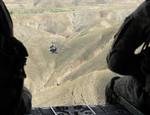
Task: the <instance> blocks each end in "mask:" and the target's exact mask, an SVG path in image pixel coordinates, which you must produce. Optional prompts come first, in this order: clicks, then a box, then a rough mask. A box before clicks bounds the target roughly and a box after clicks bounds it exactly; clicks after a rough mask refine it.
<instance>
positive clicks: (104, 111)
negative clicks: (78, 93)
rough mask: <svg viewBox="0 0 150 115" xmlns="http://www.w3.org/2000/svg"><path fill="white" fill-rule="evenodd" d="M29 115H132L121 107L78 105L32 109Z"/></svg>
mask: <svg viewBox="0 0 150 115" xmlns="http://www.w3.org/2000/svg"><path fill="white" fill-rule="evenodd" d="M30 115H133V114H131V113H130V112H129V111H127V110H125V109H124V108H123V107H122V106H114V105H104V106H103V105H96V106H88V105H78V106H62V107H45V108H34V109H33V110H32V114H30Z"/></svg>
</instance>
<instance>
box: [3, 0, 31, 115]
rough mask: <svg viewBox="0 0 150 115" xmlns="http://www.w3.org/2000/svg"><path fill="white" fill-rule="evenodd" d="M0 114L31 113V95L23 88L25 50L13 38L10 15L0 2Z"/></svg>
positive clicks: (21, 114)
mask: <svg viewBox="0 0 150 115" xmlns="http://www.w3.org/2000/svg"><path fill="white" fill-rule="evenodd" d="M0 32H1V33H0V92H1V94H0V102H1V103H0V114H1V115H23V114H24V113H30V111H31V98H32V96H31V94H30V92H29V91H28V90H27V89H26V88H23V85H24V78H25V77H26V75H25V71H24V65H25V63H26V57H27V56H28V53H27V50H26V48H25V47H24V45H23V44H22V43H21V42H20V41H18V40H17V39H16V38H14V35H13V23H12V20H11V17H10V14H9V12H8V10H7V8H6V6H5V4H4V2H3V1H2V0H0Z"/></svg>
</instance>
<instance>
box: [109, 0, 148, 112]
mask: <svg viewBox="0 0 150 115" xmlns="http://www.w3.org/2000/svg"><path fill="white" fill-rule="evenodd" d="M149 37H150V1H149V0H146V1H144V2H143V3H142V4H141V5H140V6H139V7H138V8H137V9H136V10H135V11H134V12H133V13H131V14H130V15H129V16H128V17H127V18H126V19H125V20H124V23H123V24H122V26H121V27H120V29H119V31H118V33H117V34H116V35H115V37H114V38H115V40H114V43H113V45H112V48H111V51H110V52H109V54H108V56H107V64H108V68H109V69H110V70H112V71H113V72H116V73H118V74H121V75H124V77H120V78H119V77H114V78H113V79H112V80H111V82H110V83H109V84H108V85H107V87H106V103H111V104H114V103H116V99H117V96H122V97H124V98H125V99H126V100H128V101H129V102H130V103H131V104H133V105H134V106H135V107H137V108H138V109H140V110H142V111H147V108H145V105H149V103H150V101H148V100H149V99H150V98H149V96H148V95H147V94H148V92H146V91H145V90H144V88H145V80H146V76H147V75H148V74H149V75H150V71H147V70H146V68H150V63H147V62H148V61H147V60H146V61H147V62H146V61H145V55H144V53H145V52H146V53H147V54H148V55H150V48H149V49H148V50H147V49H143V51H142V52H141V53H138V54H135V50H136V49H137V48H138V47H139V46H141V45H142V44H143V43H144V42H145V41H146V40H148V38H149ZM149 57H150V56H149ZM149 60H150V58H149Z"/></svg>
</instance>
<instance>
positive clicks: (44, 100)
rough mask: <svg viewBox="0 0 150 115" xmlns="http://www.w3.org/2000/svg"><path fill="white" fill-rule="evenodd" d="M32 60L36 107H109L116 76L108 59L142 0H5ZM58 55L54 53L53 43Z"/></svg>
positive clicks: (29, 74)
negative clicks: (127, 19) (106, 102)
mask: <svg viewBox="0 0 150 115" xmlns="http://www.w3.org/2000/svg"><path fill="white" fill-rule="evenodd" d="M4 2H6V4H7V6H8V8H9V11H10V14H11V16H12V19H13V22H14V32H15V36H16V37H17V38H18V39H19V40H20V41H22V42H23V43H24V45H25V46H26V48H27V50H28V52H29V57H28V61H27V65H26V67H25V69H26V73H27V79H26V81H25V85H26V86H27V87H28V88H29V89H30V91H31V92H32V95H33V106H58V105H78V104H90V105H93V104H101V103H104V89H105V86H106V84H107V83H108V82H109V80H110V78H111V77H113V76H114V74H115V73H112V72H110V71H109V70H108V68H107V64H106V55H107V53H108V52H109V49H110V47H111V43H112V41H113V36H114V34H115V33H116V32H117V29H118V28H119V26H120V24H121V23H122V22H123V20H124V18H125V17H126V16H128V15H129V14H130V13H131V12H132V11H133V10H134V9H135V8H136V7H137V6H138V5H139V4H140V3H141V2H142V0H5V1H4ZM52 43H53V44H55V46H56V47H57V53H51V52H50V51H49V47H50V46H51V44H52Z"/></svg>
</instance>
